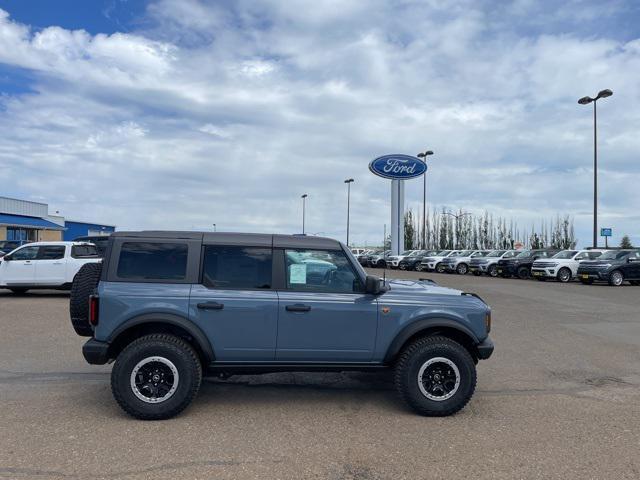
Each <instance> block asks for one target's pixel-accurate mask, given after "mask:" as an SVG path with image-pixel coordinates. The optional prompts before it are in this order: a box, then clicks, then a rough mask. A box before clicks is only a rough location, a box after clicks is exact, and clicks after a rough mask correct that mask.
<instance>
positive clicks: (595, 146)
mask: <svg viewBox="0 0 640 480" xmlns="http://www.w3.org/2000/svg"><path fill="white" fill-rule="evenodd" d="M611 95H613V92H612V91H611V90H609V89H608V88H607V89H605V90H600V92H598V95H596V96H595V97H594V98H591V97H582V98H581V99H580V100H578V103H579V104H580V105H588V104H590V103H593V248H597V247H598V116H597V109H596V103H597V102H598V100H599V99H601V98H607V97H610V96H611Z"/></svg>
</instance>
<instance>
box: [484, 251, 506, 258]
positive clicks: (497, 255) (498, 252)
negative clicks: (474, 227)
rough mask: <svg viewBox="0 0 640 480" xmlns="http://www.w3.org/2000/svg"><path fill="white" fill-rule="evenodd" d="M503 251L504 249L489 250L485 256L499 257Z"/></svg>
mask: <svg viewBox="0 0 640 480" xmlns="http://www.w3.org/2000/svg"><path fill="white" fill-rule="evenodd" d="M503 253H504V250H491V251H490V252H489V253H487V255H486V256H487V257H499V256H501V255H502V254H503Z"/></svg>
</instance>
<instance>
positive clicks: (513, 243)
mask: <svg viewBox="0 0 640 480" xmlns="http://www.w3.org/2000/svg"><path fill="white" fill-rule="evenodd" d="M423 234H424V238H425V242H423ZM404 243H405V249H407V250H411V249H418V248H421V249H425V250H426V249H468V250H476V249H477V250H490V249H511V248H517V247H522V248H547V247H549V248H551V247H553V248H560V249H570V248H575V246H576V243H577V239H576V238H575V233H574V227H573V218H572V217H570V216H569V215H563V216H560V215H559V214H558V215H556V217H555V218H550V219H542V220H541V221H540V223H539V224H537V225H536V224H533V225H531V226H530V227H521V226H519V225H518V222H517V221H514V220H513V219H511V218H505V217H502V216H495V215H493V214H492V213H490V212H488V211H485V212H484V213H483V214H481V215H473V214H469V213H465V212H463V211H462V210H459V211H458V212H457V213H453V212H449V211H447V210H445V209H444V208H442V209H437V208H436V209H434V210H427V215H426V218H425V221H424V222H423V221H422V218H421V215H419V214H418V215H416V214H415V213H414V212H413V210H411V209H409V210H407V211H406V212H405V215H404Z"/></svg>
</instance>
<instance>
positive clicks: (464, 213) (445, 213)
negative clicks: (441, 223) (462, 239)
mask: <svg viewBox="0 0 640 480" xmlns="http://www.w3.org/2000/svg"><path fill="white" fill-rule="evenodd" d="M440 215H449V216H451V217H453V218H455V219H456V248H457V245H459V244H458V241H459V238H458V229H459V228H460V219H461V218H462V217H464V216H465V215H473V213H470V212H461V213H459V214H457V215H456V214H455V213H451V212H442V213H441V214H440Z"/></svg>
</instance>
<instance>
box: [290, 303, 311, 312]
mask: <svg viewBox="0 0 640 480" xmlns="http://www.w3.org/2000/svg"><path fill="white" fill-rule="evenodd" d="M284 308H285V310H286V311H287V312H308V311H309V310H311V307H310V306H309V305H301V304H299V303H298V304H296V305H287V306H286V307H284Z"/></svg>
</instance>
